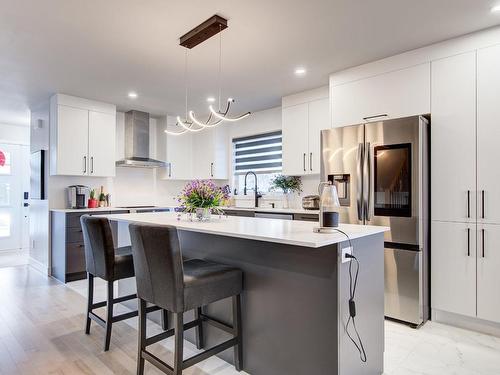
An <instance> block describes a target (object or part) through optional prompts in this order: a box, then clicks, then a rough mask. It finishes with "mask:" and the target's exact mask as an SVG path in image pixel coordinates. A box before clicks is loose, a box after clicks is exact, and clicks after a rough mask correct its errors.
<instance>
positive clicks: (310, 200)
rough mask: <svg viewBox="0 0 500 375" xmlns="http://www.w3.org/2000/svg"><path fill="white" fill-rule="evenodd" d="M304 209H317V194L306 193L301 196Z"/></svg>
mask: <svg viewBox="0 0 500 375" xmlns="http://www.w3.org/2000/svg"><path fill="white" fill-rule="evenodd" d="M302 208H303V209H304V210H319V195H307V196H305V197H303V198H302Z"/></svg>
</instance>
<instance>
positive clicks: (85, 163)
mask: <svg viewBox="0 0 500 375" xmlns="http://www.w3.org/2000/svg"><path fill="white" fill-rule="evenodd" d="M85 173H87V157H86V156H84V157H83V174H85Z"/></svg>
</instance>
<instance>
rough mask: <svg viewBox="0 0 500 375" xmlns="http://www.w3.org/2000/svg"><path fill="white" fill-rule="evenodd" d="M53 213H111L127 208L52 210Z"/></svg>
mask: <svg viewBox="0 0 500 375" xmlns="http://www.w3.org/2000/svg"><path fill="white" fill-rule="evenodd" d="M51 211H54V212H66V213H73V212H100V211H104V212H109V211H127V209H126V208H119V207H97V208H52V209H51Z"/></svg>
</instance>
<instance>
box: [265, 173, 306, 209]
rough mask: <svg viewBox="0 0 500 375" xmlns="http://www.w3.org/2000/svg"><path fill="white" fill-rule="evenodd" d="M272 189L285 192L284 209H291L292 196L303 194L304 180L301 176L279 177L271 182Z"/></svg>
mask: <svg viewBox="0 0 500 375" xmlns="http://www.w3.org/2000/svg"><path fill="white" fill-rule="evenodd" d="M271 187H272V189H279V190H281V191H283V198H284V199H283V208H290V206H291V201H292V195H293V194H294V193H301V192H302V180H301V179H300V176H285V175H282V174H280V175H278V176H276V177H275V178H274V179H273V180H272V181H271Z"/></svg>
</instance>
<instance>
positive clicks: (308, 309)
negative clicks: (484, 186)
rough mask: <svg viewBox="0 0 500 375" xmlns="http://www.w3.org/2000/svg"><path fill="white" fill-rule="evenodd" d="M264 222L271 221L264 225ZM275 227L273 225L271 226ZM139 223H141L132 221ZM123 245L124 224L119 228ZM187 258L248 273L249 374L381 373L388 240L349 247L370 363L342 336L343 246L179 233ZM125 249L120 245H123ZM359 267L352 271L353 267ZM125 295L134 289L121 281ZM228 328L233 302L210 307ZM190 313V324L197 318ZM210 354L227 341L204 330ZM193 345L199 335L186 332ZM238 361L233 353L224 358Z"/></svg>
mask: <svg viewBox="0 0 500 375" xmlns="http://www.w3.org/2000/svg"><path fill="white" fill-rule="evenodd" d="M261 220H266V219H261ZM269 220H272V219H269ZM134 221H136V222H137V220H134ZM117 228H118V231H119V232H121V233H119V235H120V238H121V241H124V239H125V237H126V236H127V233H126V232H127V230H128V229H127V224H126V223H125V222H122V223H119V225H118V226H117ZM179 233H180V240H181V246H182V251H183V255H184V256H185V257H188V258H202V259H209V260H213V261H216V262H220V263H225V264H229V265H234V266H236V267H239V268H241V269H242V270H243V272H244V293H243V296H242V309H243V310H242V318H243V369H244V370H245V371H246V372H247V373H249V374H252V375H285V374H286V375H312V374H314V375H316V374H317V375H323V374H324V375H327V374H338V375H375V374H381V373H382V372H383V352H384V263H383V262H384V260H383V259H384V254H383V233H382V232H380V233H374V234H369V235H367V236H365V237H358V238H356V239H354V240H352V244H353V246H354V255H355V256H356V257H357V258H358V260H359V262H360V265H361V270H360V274H359V281H358V289H357V292H356V308H357V316H356V324H357V327H358V330H359V333H360V335H361V338H362V340H363V343H364V346H365V349H366V353H367V363H362V362H361V361H360V357H359V353H358V351H357V350H356V348H355V347H354V345H353V344H352V342H351V341H350V340H349V338H348V337H347V335H346V333H345V329H344V326H345V323H346V322H347V318H348V316H349V312H348V299H349V272H348V270H349V263H341V259H340V257H341V248H342V247H346V246H348V245H349V244H348V242H339V243H335V244H331V245H327V246H323V247H319V248H311V247H303V246H294V245H290V244H280V243H275V242H268V241H260V240H251V239H244V238H237V237H228V236H221V235H216V234H207V233H198V232H194V231H192V230H190V231H186V230H180V232H179ZM120 245H123V243H121V244H120ZM353 268H354V264H353ZM119 288H120V294H123V293H128V292H129V291H131V290H133V289H134V288H135V286H134V280H133V279H128V280H123V281H120V283H119ZM205 309H206V312H207V313H208V314H209V315H212V316H214V317H216V318H218V319H220V320H222V321H224V322H227V323H228V324H231V318H230V317H231V303H230V300H224V301H219V302H217V303H215V304H212V305H210V306H209V307H207V308H205ZM192 318H193V315H192V313H187V314H186V317H185V319H192ZM204 328H205V343H206V345H207V346H206V347H210V346H212V345H215V344H217V343H220V342H221V341H222V340H224V339H227V337H226V336H225V333H223V332H222V333H221V332H220V331H219V330H216V329H213V328H212V327H210V326H208V325H205V326H204ZM186 338H187V339H188V340H189V341H191V342H194V331H193V332H191V331H188V332H186ZM219 356H220V357H221V358H223V359H224V360H226V361H227V362H230V363H232V362H233V353H232V350H227V351H225V352H223V353H221V354H219Z"/></svg>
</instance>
